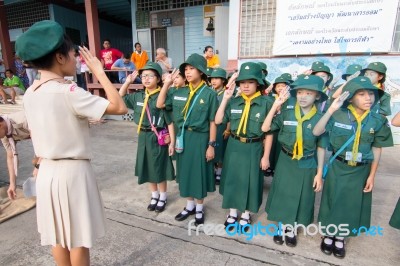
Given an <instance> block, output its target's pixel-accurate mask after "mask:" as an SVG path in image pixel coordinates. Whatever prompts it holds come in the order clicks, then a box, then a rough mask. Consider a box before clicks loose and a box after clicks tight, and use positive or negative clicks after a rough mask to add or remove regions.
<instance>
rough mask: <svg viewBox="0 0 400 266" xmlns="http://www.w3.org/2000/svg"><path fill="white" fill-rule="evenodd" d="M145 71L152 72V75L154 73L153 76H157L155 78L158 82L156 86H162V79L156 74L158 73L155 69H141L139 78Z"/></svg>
mask: <svg viewBox="0 0 400 266" xmlns="http://www.w3.org/2000/svg"><path fill="white" fill-rule="evenodd" d="M145 70H150V71H153V73H154V74H155V75H156V76H157V78H158V79H159V80H160V81H159V82H158V83H157V86H160V87H162V86H163V82H162V77H161V76H160V74H158V71H157V70H155V69H142V70H141V71H140V76H141V75H142V73H143V71H145Z"/></svg>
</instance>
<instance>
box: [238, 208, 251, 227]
mask: <svg viewBox="0 0 400 266" xmlns="http://www.w3.org/2000/svg"><path fill="white" fill-rule="evenodd" d="M241 217H242V218H244V219H247V220H248V219H249V218H250V212H249V211H245V212H244V213H242V216H241ZM239 223H240V224H241V225H244V224H247V222H245V221H240V222H239Z"/></svg>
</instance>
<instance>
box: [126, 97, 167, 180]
mask: <svg viewBox="0 0 400 266" xmlns="http://www.w3.org/2000/svg"><path fill="white" fill-rule="evenodd" d="M157 98H158V93H157V94H155V95H152V96H150V98H149V100H148V106H149V110H150V114H151V116H152V117H154V119H153V121H154V126H155V127H156V128H159V129H161V128H166V127H167V125H168V124H170V123H171V120H170V119H169V116H168V115H166V112H165V111H164V110H162V109H158V108H157V107H156V102H157ZM123 99H124V102H125V104H126V106H127V107H128V108H130V109H133V111H134V114H133V121H134V122H135V123H136V124H139V120H140V115H141V113H142V108H143V104H144V99H145V92H144V91H139V92H136V93H132V94H127V95H125V96H124V97H123ZM142 128H145V129H147V130H149V129H150V128H151V127H150V123H149V119H148V118H147V114H146V113H145V114H144V117H143V121H142ZM135 175H136V176H137V177H138V183H139V184H143V183H146V182H149V183H161V182H163V181H166V180H174V166H173V165H172V160H171V158H170V157H169V155H168V145H166V146H160V145H159V144H158V141H157V136H156V135H155V134H154V132H153V131H150V130H149V131H145V130H141V131H140V133H139V136H138V148H137V154H136V166H135Z"/></svg>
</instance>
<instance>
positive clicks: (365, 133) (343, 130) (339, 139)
mask: <svg viewBox="0 0 400 266" xmlns="http://www.w3.org/2000/svg"><path fill="white" fill-rule="evenodd" d="M362 124H363V125H364V126H363V127H362V130H361V137H360V145H359V146H358V152H360V153H362V160H363V161H364V160H368V161H372V160H373V159H374V155H373V153H372V147H390V146H393V138H392V131H391V130H390V126H389V123H388V120H387V119H386V117H383V116H382V115H380V114H377V113H373V112H370V114H369V115H368V116H367V117H366V118H364V120H363V121H362ZM353 126H354V128H353ZM356 127H357V121H356V120H355V118H354V116H353V115H352V114H351V112H350V111H349V110H348V109H345V108H341V109H339V110H338V111H336V112H335V113H333V115H332V117H331V119H330V120H329V122H328V124H327V126H326V130H327V131H328V132H329V140H330V143H331V145H332V147H333V150H334V151H337V150H339V149H340V147H342V146H343V144H345V142H346V141H347V140H348V139H349V138H350V137H351V136H352V135H354V134H355V131H356ZM353 143H354V141H352V142H351V143H350V144H349V145H348V146H347V147H346V148H345V149H344V151H343V152H342V153H341V154H340V157H342V158H346V151H349V152H351V151H352V150H353Z"/></svg>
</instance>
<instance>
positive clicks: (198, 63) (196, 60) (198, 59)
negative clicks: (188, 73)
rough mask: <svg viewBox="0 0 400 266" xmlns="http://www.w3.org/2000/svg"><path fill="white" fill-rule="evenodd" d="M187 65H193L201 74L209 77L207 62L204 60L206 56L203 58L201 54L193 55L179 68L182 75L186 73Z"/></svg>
mask: <svg viewBox="0 0 400 266" xmlns="http://www.w3.org/2000/svg"><path fill="white" fill-rule="evenodd" d="M187 65H191V66H193V67H195V68H196V69H197V70H199V71H200V72H201V73H203V74H206V75H207V76H208V72H207V60H206V59H205V58H204V56H201V55H199V54H191V55H190V56H189V57H188V58H187V59H186V61H185V62H184V63H182V64H181V65H180V66H179V71H180V72H181V73H185V67H186V66H187Z"/></svg>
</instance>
